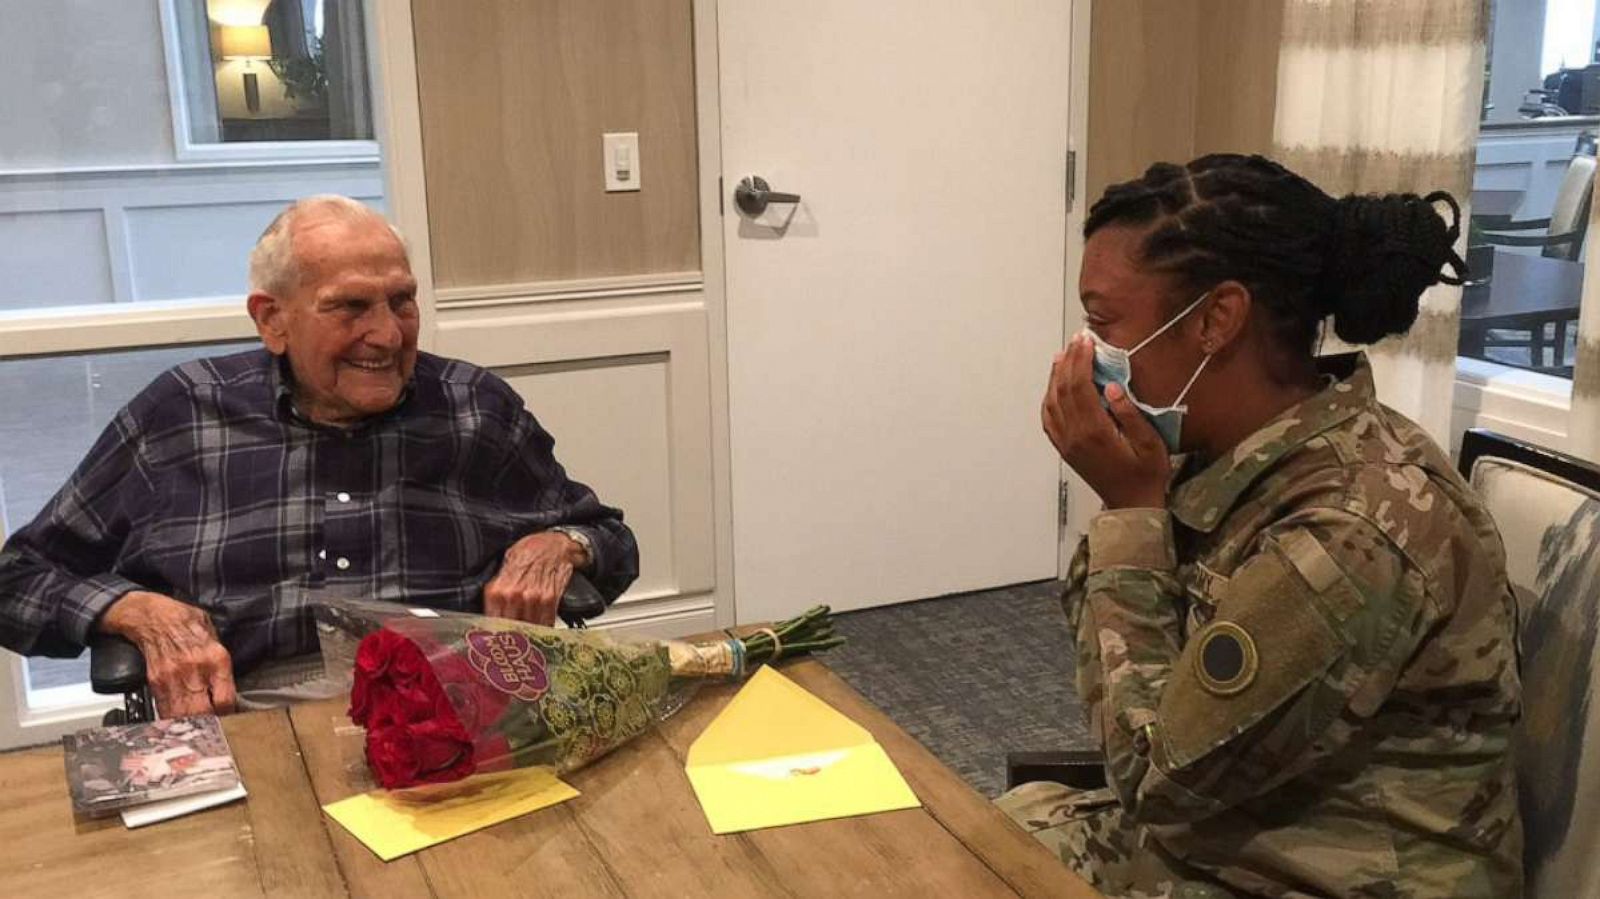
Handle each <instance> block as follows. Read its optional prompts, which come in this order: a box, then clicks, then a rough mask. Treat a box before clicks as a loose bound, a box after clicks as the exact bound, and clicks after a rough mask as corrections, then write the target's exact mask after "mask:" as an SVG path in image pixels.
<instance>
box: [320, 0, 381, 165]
mask: <svg viewBox="0 0 1600 899" xmlns="http://www.w3.org/2000/svg"><path fill="white" fill-rule="evenodd" d="M322 15H323V36H322V49H323V52H324V54H325V58H326V64H327V67H328V120H329V124H330V125H331V130H332V132H333V138H334V139H335V140H371V139H372V86H371V83H370V81H371V79H370V78H369V77H368V75H367V22H366V15H365V13H363V12H362V4H361V0H327V2H326V3H325V4H324V5H323V12H322Z"/></svg>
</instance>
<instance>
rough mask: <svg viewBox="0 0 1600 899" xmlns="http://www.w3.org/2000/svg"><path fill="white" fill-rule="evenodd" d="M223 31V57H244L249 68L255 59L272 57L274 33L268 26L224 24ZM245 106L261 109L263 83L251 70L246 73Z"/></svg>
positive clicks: (249, 108) (255, 110) (254, 109)
mask: <svg viewBox="0 0 1600 899" xmlns="http://www.w3.org/2000/svg"><path fill="white" fill-rule="evenodd" d="M221 31H222V58H223V59H242V60H244V61H245V63H244V65H245V68H246V69H247V70H248V69H249V68H250V66H251V63H252V62H253V61H254V60H257V59H271V58H272V35H271V34H270V33H269V32H268V31H267V26H265V25H223V26H222V29H221ZM244 108H245V109H248V110H250V111H251V112H253V113H255V112H260V111H261V85H260V83H259V82H258V81H257V80H256V73H255V72H251V71H246V72H245V73H244Z"/></svg>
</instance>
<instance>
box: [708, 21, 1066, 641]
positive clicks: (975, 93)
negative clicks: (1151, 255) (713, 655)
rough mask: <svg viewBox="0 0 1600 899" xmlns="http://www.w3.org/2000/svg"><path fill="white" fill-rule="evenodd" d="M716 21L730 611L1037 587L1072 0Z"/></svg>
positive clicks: (1050, 543) (766, 613)
mask: <svg viewBox="0 0 1600 899" xmlns="http://www.w3.org/2000/svg"><path fill="white" fill-rule="evenodd" d="M717 16H718V32H719V35H718V52H719V57H720V76H719V77H720V100H721V112H722V175H723V179H724V185H725V199H726V200H727V201H728V202H727V206H726V210H725V214H724V246H725V252H726V276H727V280H726V297H727V322H728V367H729V371H728V386H729V400H730V410H729V432H730V441H731V450H732V453H731V461H732V504H733V537H734V547H733V559H734V588H735V590H736V597H737V599H736V604H737V615H738V618H739V620H741V621H752V620H759V619H767V618H777V617H779V616H783V615H787V614H791V613H793V612H795V611H797V610H800V609H802V608H804V607H806V606H808V605H810V604H812V603H814V602H828V603H830V604H832V605H833V606H834V608H836V609H850V608H860V607H863V606H868V605H877V604H882V603H890V602H897V601H901V600H907V599H915V598H920V597H927V596H936V595H940V594H945V593H952V592H958V591H965V590H974V589H980V588H984V587H993V586H999V585H1003V584H1010V583H1017V582H1021V581H1028V580H1036V579H1041V578H1049V577H1053V576H1055V574H1056V571H1057V516H1058V510H1057V503H1058V500H1057V496H1058V493H1057V484H1058V479H1059V469H1058V462H1057V459H1056V457H1055V456H1054V454H1053V453H1052V451H1051V449H1050V447H1049V444H1048V442H1047V441H1046V439H1045V438H1044V436H1043V434H1042V432H1041V430H1040V426H1039V411H1038V410H1039V398H1040V396H1041V391H1042V390H1043V387H1044V383H1045V379H1046V376H1047V374H1048V371H1049V366H1050V361H1051V357H1052V354H1053V353H1054V352H1055V350H1056V349H1057V348H1059V347H1060V346H1061V342H1062V318H1063V308H1064V306H1063V304H1064V282H1065V270H1066V259H1065V247H1066V222H1067V206H1066V196H1065V193H1066V178H1067V174H1066V172H1067V148H1068V109H1067V106H1068V96H1069V89H1068V85H1069V73H1070V69H1069V64H1068V51H1069V48H1070V46H1071V18H1072V17H1071V3H1070V0H1013V2H1004V3H998V2H993V3H992V2H983V3H974V2H972V0H873V2H870V3H863V2H860V0H810V2H805V3H795V2H793V0H721V2H720V3H719V4H718V12H717ZM747 176H761V177H762V178H764V179H766V181H767V182H768V183H769V184H770V186H771V189H772V190H774V191H780V192H792V193H796V194H799V195H800V202H799V203H797V204H796V203H773V204H771V205H770V206H769V207H768V209H767V210H766V212H764V213H763V214H761V215H760V216H758V217H754V218H752V217H750V216H748V215H746V214H744V213H741V212H740V211H739V209H738V208H737V207H736V206H735V204H734V196H733V195H734V191H735V187H736V185H737V184H738V182H739V181H740V180H741V179H743V178H745V177H747Z"/></svg>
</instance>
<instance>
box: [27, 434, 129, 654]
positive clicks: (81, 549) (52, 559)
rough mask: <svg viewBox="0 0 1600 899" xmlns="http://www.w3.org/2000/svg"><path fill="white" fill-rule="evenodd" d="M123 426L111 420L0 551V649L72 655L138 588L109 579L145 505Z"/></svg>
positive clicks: (116, 578) (122, 579)
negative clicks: (61, 483)
mask: <svg viewBox="0 0 1600 899" xmlns="http://www.w3.org/2000/svg"><path fill="white" fill-rule="evenodd" d="M130 421H131V419H129V418H128V417H127V416H126V415H125V414H119V416H118V417H117V418H116V419H113V420H112V423H111V424H110V425H109V426H107V428H106V430H105V431H104V432H103V433H102V434H101V435H100V439H99V440H97V441H96V442H95V445H94V447H93V448H92V449H90V450H89V454H88V455H87V456H86V457H85V458H84V461H83V462H82V463H81V464H80V465H79V466H78V469H77V471H75V472H74V473H73V475H72V477H71V479H69V480H68V481H67V483H66V485H65V486H63V487H62V488H61V490H60V491H59V492H57V493H56V495H55V496H54V497H53V498H52V499H51V500H50V502H49V503H48V504H46V505H45V507H44V508H43V509H42V510H40V512H39V515H38V517H36V518H35V519H34V520H33V522H32V523H30V524H28V525H27V526H26V527H24V528H22V529H21V530H19V531H18V532H17V533H16V534H14V535H12V537H11V539H10V540H9V541H7V542H6V545H5V549H4V550H3V551H0V645H4V646H5V647H6V648H7V649H10V650H12V651H14V652H17V653H20V654H22V655H47V656H58V657H65V658H70V657H73V656H76V655H78V654H79V653H80V652H82V650H83V647H84V646H85V645H86V644H87V643H88V641H89V637H90V635H91V633H92V631H93V630H94V625H95V622H96V621H97V620H99V618H100V615H101V614H103V613H104V612H105V610H106V609H107V608H108V607H109V606H110V605H111V604H112V603H114V602H116V601H117V600H118V599H120V598H122V596H123V594H125V593H128V592H129V591H132V590H138V589H141V588H140V586H139V585H138V584H135V583H134V582H132V581H130V580H128V579H127V578H125V577H123V576H121V575H119V574H116V573H115V569H116V567H117V562H118V560H119V559H120V558H122V556H123V551H124V549H125V544H126V542H127V540H128V537H129V534H130V533H131V532H132V522H133V521H134V519H135V517H136V516H138V515H140V514H143V513H144V512H146V511H147V510H148V509H149V508H150V507H151V505H152V490H151V486H150V482H149V479H148V477H147V476H146V475H147V473H146V472H145V470H144V469H143V468H142V466H141V464H140V462H139V458H138V447H137V443H138V441H137V438H136V436H135V434H134V431H133V429H132V427H131V424H130Z"/></svg>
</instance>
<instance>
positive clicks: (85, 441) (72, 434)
mask: <svg viewBox="0 0 1600 899" xmlns="http://www.w3.org/2000/svg"><path fill="white" fill-rule="evenodd" d="M252 345H253V344H250V343H237V344H210V345H201V346H186V347H175V348H161V349H147V350H134V351H132V352H113V353H93V354H88V355H82V356H43V357H38V358H28V359H3V360H0V434H3V435H4V442H5V447H6V451H5V453H4V454H3V455H0V525H3V528H0V529H3V530H4V532H5V533H7V534H11V533H15V532H16V531H17V530H18V529H19V528H21V527H22V526H23V525H25V524H27V523H28V522H30V521H32V520H33V518H34V516H35V515H37V514H38V513H39V510H40V509H42V508H43V507H44V505H45V503H47V502H49V501H50V498H51V497H52V496H54V495H55V492H56V491H57V490H58V489H59V488H60V487H61V485H62V484H63V483H65V482H66V480H67V477H68V476H69V475H71V474H72V471H73V469H74V468H76V467H77V465H78V461H79V460H80V459H82V458H83V454H84V453H85V452H86V451H87V450H88V449H89V447H90V445H91V444H93V443H94V441H95V439H96V438H97V437H99V436H100V431H101V430H102V429H103V428H104V427H105V426H106V424H107V423H108V422H110V421H111V417H112V416H113V415H115V414H116V413H117V410H118V409H121V408H122V406H123V405H124V404H126V403H127V402H128V401H129V400H131V399H133V397H134V395H135V394H137V393H138V392H139V391H140V390H141V389H143V387H144V386H145V385H146V384H148V383H150V381H151V380H152V379H153V378H155V376H156V375H159V374H160V373H161V372H163V371H165V370H166V369H168V368H171V367H172V366H174V365H178V364H179V363H182V362H187V361H189V360H191V359H198V358H201V357H204V356H213V355H221V354H223V353H229V352H234V351H237V350H240V349H245V348H248V347H250V346H252ZM88 665H89V657H88V656H87V655H84V656H79V657H78V658H76V659H29V660H28V663H27V672H28V680H27V688H28V692H29V695H30V697H31V698H32V700H33V704H34V705H38V706H43V707H49V706H52V705H61V704H63V703H70V702H71V701H73V700H80V701H81V700H82V699H85V698H87V693H86V692H85V691H84V689H83V684H84V682H85V681H87V680H88V678H89V675H88V670H89V669H88Z"/></svg>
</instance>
